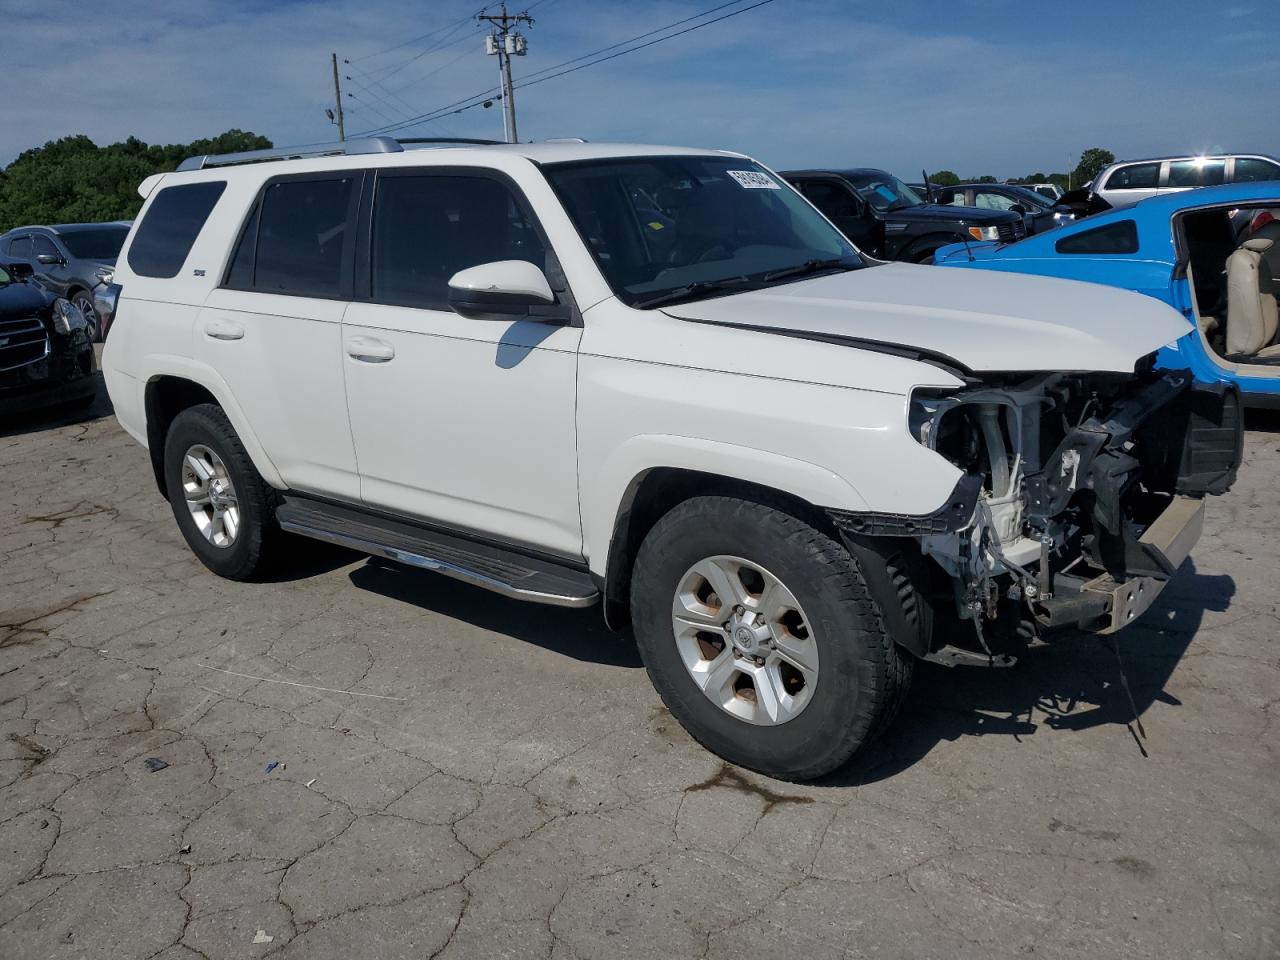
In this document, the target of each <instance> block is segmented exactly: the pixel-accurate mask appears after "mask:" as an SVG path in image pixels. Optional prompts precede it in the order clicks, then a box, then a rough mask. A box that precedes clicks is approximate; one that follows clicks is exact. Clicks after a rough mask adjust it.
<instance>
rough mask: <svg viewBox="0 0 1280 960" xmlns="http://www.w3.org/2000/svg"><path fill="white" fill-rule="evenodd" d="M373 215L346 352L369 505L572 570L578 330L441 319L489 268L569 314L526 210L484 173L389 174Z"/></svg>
mask: <svg viewBox="0 0 1280 960" xmlns="http://www.w3.org/2000/svg"><path fill="white" fill-rule="evenodd" d="M369 207H370V209H369V212H368V215H367V224H368V225H367V226H365V227H362V229H361V252H360V255H359V256H358V258H357V263H358V267H357V282H356V296H357V299H356V302H355V303H353V304H352V306H351V308H350V309H349V310H348V311H347V314H346V317H345V319H344V322H343V341H342V363H343V367H344V370H345V373H346V384H347V405H348V408H349V409H350V415H351V432H352V435H353V436H354V438H355V445H356V455H357V458H358V460H359V463H360V491H361V496H362V498H363V500H364V502H365V503H366V504H368V505H369V506H371V507H375V508H379V509H383V510H388V511H391V512H394V513H398V514H408V515H412V516H415V517H418V518H421V519H424V520H431V521H435V522H437V523H441V524H445V525H447V526H450V527H454V528H462V529H465V530H468V531H473V532H478V533H482V534H485V535H488V536H491V537H494V538H497V539H501V540H504V541H509V542H514V543H518V544H525V545H529V546H536V547H538V548H540V549H542V550H545V551H547V552H551V553H555V554H558V555H562V556H564V557H572V558H580V557H581V555H582V524H581V520H580V515H579V509H578V484H577V449H576V446H577V444H576V440H577V428H576V422H575V416H576V397H577V382H576V381H577V362H578V355H577V351H578V343H579V340H580V339H581V333H582V331H581V329H580V328H579V327H577V326H573V325H570V323H569V322H550V323H548V322H538V321H535V320H501V321H495V320H480V319H472V318H468V317H463V316H460V315H458V314H456V313H454V312H453V311H452V310H451V309H450V308H449V306H448V282H449V278H450V277H451V276H453V274H454V273H456V272H457V271H459V270H462V269H465V268H467V267H472V266H476V265H479V264H482V263H490V262H494V261H498V260H528V261H530V262H532V263H534V264H536V265H537V266H539V267H540V268H543V269H544V270H545V271H546V272H547V274H548V278H549V279H550V281H551V284H552V287H553V288H557V287H559V288H561V292H560V293H559V297H560V298H561V299H562V300H565V301H566V302H565V303H564V304H562V305H561V306H563V307H569V306H570V305H569V304H568V303H567V298H568V291H567V289H564V287H565V285H564V284H563V283H562V282H561V281H559V280H558V279H557V277H558V276H559V268H558V266H556V264H555V261H554V257H553V255H552V254H551V252H550V249H549V246H548V244H547V242H546V240H545V235H544V233H543V232H542V230H541V228H540V226H539V224H538V223H537V221H536V218H535V217H534V215H533V213H532V211H531V209H530V207H529V205H528V203H527V201H526V200H525V198H524V196H523V194H522V193H521V191H520V190H519V188H518V187H517V186H516V185H515V184H514V183H513V182H512V181H510V180H509V179H507V178H506V177H504V176H502V175H500V174H498V173H497V172H495V171H491V170H486V169H480V168H469V167H449V168H446V167H434V168H432V167H427V168H408V169H399V168H396V169H384V170H381V171H379V173H378V177H377V181H376V185H375V187H374V190H373V196H372V200H371V203H370V204H369ZM365 222H366V220H362V223H365ZM366 238H367V242H366ZM548 309H551V310H554V309H555V308H548Z"/></svg>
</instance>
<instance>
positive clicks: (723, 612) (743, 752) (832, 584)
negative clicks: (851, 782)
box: [631, 497, 913, 780]
mask: <svg viewBox="0 0 1280 960" xmlns="http://www.w3.org/2000/svg"><path fill="white" fill-rule="evenodd" d="M890 602H892V603H896V602H898V600H897V598H896V597H878V596H873V592H872V588H870V587H869V586H868V584H867V581H866V580H865V579H864V578H863V576H862V574H861V571H860V569H859V567H858V564H857V561H855V559H854V558H853V557H852V556H851V555H850V554H849V552H848V551H847V550H846V549H845V548H844V546H843V545H842V544H840V543H839V542H837V541H836V540H835V539H833V538H832V537H830V536H828V535H827V534H826V533H823V532H822V531H820V530H817V529H815V528H814V527H812V526H810V525H809V524H807V523H805V522H804V521H803V520H800V519H799V518H797V517H795V516H793V515H791V514H789V513H786V512H784V511H782V510H779V509H776V508H773V507H769V506H765V505H763V504H760V503H754V502H751V501H747V500H739V499H735V498H729V497H698V498H695V499H692V500H688V501H686V502H684V503H682V504H680V505H679V506H677V507H675V508H674V509H673V510H672V511H671V512H670V513H668V514H667V515H666V516H665V517H663V518H662V519H661V520H660V521H659V522H658V523H657V524H656V525H655V526H654V528H653V529H652V530H651V531H650V532H649V535H648V536H647V537H646V538H645V541H644V543H643V544H642V545H641V548H640V552H639V554H638V556H637V558H636V565H635V571H634V574H633V577H632V591H631V604H632V619H633V622H634V624H635V631H636V640H637V644H638V645H639V648H640V654H641V656H642V657H643V659H644V662H645V666H646V668H647V669H648V671H649V676H650V678H651V679H652V681H653V684H654V686H655V687H656V688H657V690H658V693H659V695H660V696H661V697H662V699H663V701H664V702H665V703H666V705H667V707H668V708H669V709H670V710H671V712H672V714H673V715H674V716H675V717H676V718H677V719H678V720H679V721H680V723H681V724H682V725H683V726H684V727H685V729H686V730H688V731H689V732H690V734H692V735H693V736H694V737H695V738H696V739H697V740H698V741H699V742H701V743H702V744H703V745H705V746H706V747H708V748H709V749H711V750H713V751H714V752H715V753H717V754H719V755H720V756H722V757H724V758H725V759H726V760H729V761H731V762H733V763H736V764H739V765H741V766H744V767H749V768H751V769H754V770H759V771H760V772H762V773H766V774H769V775H770V776H774V777H779V778H782V779H787V780H804V779H811V778H813V777H817V776H821V775H822V774H824V773H827V772H829V771H831V770H834V769H835V768H837V767H839V766H841V765H842V764H844V763H845V762H846V761H848V760H849V759H850V757H852V756H853V755H854V753H856V752H857V751H858V749H859V748H861V747H862V746H864V745H866V744H867V743H869V742H870V741H871V740H872V739H873V738H874V737H875V736H876V735H877V734H878V733H879V732H880V731H881V730H883V729H884V727H885V726H887V724H888V722H889V721H890V720H891V719H892V715H893V713H894V712H895V711H896V709H897V706H898V704H899V703H900V702H901V699H902V693H903V692H904V691H905V689H906V687H907V685H908V684H909V682H910V678H911V672H912V665H913V660H912V659H911V657H910V656H909V655H908V654H906V653H905V652H904V651H902V650H901V649H899V647H898V646H897V645H896V644H895V643H894V642H893V640H892V639H891V637H890V636H889V634H888V632H887V631H886V629H885V626H884V623H883V618H882V615H881V612H880V611H881V609H882V606H881V605H882V604H884V603H890Z"/></svg>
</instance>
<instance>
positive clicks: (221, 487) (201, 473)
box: [182, 443, 240, 547]
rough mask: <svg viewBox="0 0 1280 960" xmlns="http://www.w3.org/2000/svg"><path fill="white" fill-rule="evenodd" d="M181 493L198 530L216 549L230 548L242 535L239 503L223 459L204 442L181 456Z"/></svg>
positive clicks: (190, 448)
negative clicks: (239, 535)
mask: <svg viewBox="0 0 1280 960" xmlns="http://www.w3.org/2000/svg"><path fill="white" fill-rule="evenodd" d="M182 493H183V496H184V497H185V498H186V501H187V509H188V510H189V511H190V512H191V519H192V521H193V522H194V523H195V525H196V529H197V530H199V531H200V533H201V534H203V535H204V538H205V539H206V540H208V541H209V542H210V543H211V544H213V545H214V546H215V547H230V546H231V545H232V544H233V543H235V541H236V536H237V535H238V534H239V532H240V501H239V500H238V498H237V497H236V487H235V484H234V483H232V481H231V475H230V474H229V473H228V472H227V465H226V464H225V463H223V462H222V458H221V457H219V456H218V455H217V454H216V453H214V452H213V451H212V450H210V449H209V448H208V447H206V446H205V445H204V444H202V443H197V444H194V445H192V446H191V447H189V448H188V449H187V452H186V453H185V454H184V455H183V457H182Z"/></svg>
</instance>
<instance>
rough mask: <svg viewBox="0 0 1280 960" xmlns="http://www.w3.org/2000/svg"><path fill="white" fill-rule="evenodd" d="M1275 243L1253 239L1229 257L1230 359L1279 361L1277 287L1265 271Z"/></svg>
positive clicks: (1228, 341)
mask: <svg viewBox="0 0 1280 960" xmlns="http://www.w3.org/2000/svg"><path fill="white" fill-rule="evenodd" d="M1272 243H1273V241H1271V240H1267V239H1265V238H1258V237H1254V238H1252V239H1250V240H1246V241H1245V242H1244V243H1242V244H1241V245H1240V246H1239V247H1238V248H1237V249H1236V251H1235V253H1233V254H1231V256H1229V257H1227V356H1229V357H1235V356H1252V357H1258V358H1268V357H1280V344H1276V343H1274V342H1273V341H1274V340H1275V338H1276V329H1277V327H1280V313H1278V312H1277V306H1276V296H1275V289H1274V284H1273V283H1272V280H1271V278H1270V277H1269V276H1266V272H1267V271H1265V270H1263V269H1262V258H1263V254H1265V253H1266V252H1267V251H1268V250H1270V249H1271V246H1272Z"/></svg>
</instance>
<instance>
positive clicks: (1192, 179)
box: [1092, 153, 1280, 207]
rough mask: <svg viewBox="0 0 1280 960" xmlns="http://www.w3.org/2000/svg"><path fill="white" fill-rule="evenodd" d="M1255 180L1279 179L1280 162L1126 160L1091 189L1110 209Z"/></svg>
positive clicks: (1225, 157) (1245, 157) (1225, 156)
mask: <svg viewBox="0 0 1280 960" xmlns="http://www.w3.org/2000/svg"><path fill="white" fill-rule="evenodd" d="M1255 180H1280V160H1276V159H1275V158H1274V157H1268V156H1265V155H1263V154H1256V153H1214V154H1202V155H1199V156H1187V157H1152V158H1151V159H1149V160H1124V161H1121V162H1120V163H1113V164H1111V166H1109V167H1106V168H1105V169H1103V170H1102V172H1101V173H1099V174H1098V175H1097V176H1096V177H1094V178H1093V185H1092V189H1093V192H1094V194H1095V195H1097V196H1099V197H1101V198H1102V199H1103V200H1105V201H1106V202H1107V203H1109V204H1111V206H1113V207H1127V206H1129V205H1131V204H1134V203H1137V202H1138V201H1139V200H1145V199H1147V197H1154V196H1156V195H1158V194H1161V193H1171V192H1173V191H1177V190H1192V189H1194V188H1196V187H1216V186H1218V185H1219V184H1222V183H1250V182H1253V181H1255Z"/></svg>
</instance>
